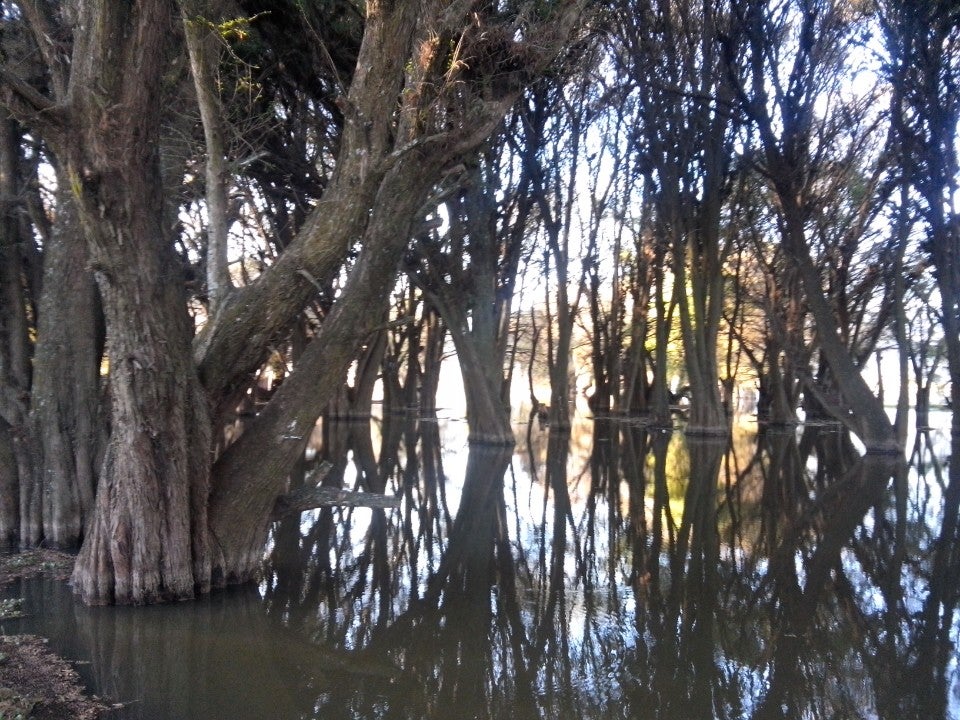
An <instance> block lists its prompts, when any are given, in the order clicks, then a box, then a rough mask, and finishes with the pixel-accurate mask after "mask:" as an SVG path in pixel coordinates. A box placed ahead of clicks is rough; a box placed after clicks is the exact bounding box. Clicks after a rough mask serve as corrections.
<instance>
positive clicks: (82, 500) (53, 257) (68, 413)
mask: <svg viewBox="0 0 960 720" xmlns="http://www.w3.org/2000/svg"><path fill="white" fill-rule="evenodd" d="M60 187H61V188H65V187H66V178H65V177H63V176H62V174H61V177H60ZM87 257H88V256H87V248H86V243H85V241H84V238H83V236H82V233H81V231H80V225H79V222H78V218H77V214H76V210H75V208H74V206H73V203H72V201H71V199H70V197H69V196H68V193H67V191H66V190H61V191H60V193H59V197H58V202H57V215H56V218H55V220H54V224H53V228H52V232H51V233H50V236H49V238H48V241H47V243H46V245H45V248H44V258H43V261H44V281H43V294H42V295H41V297H40V302H39V308H38V311H39V312H38V319H37V340H36V348H35V351H34V369H35V372H34V382H33V387H32V390H31V394H30V426H31V431H32V436H33V447H34V465H33V468H32V469H33V474H32V478H31V485H32V486H31V487H29V488H28V487H24V488H23V492H24V493H27V494H31V495H32V494H35V495H36V496H37V497H38V498H40V499H41V500H40V502H39V503H36V504H34V503H31V502H28V503H27V505H29V506H31V507H32V508H33V509H34V510H39V511H40V513H41V517H39V518H37V517H31V518H29V521H27V522H25V523H24V528H23V535H22V542H23V544H25V545H28V546H33V545H36V544H37V543H39V542H40V541H41V540H43V541H44V542H45V543H46V544H48V545H51V546H53V547H77V546H79V544H80V541H81V540H82V539H83V530H84V527H85V525H86V523H87V521H88V520H89V518H90V517H91V515H92V511H93V501H94V492H95V490H96V478H97V471H98V467H97V466H98V463H99V461H100V459H101V448H100V445H101V443H102V429H101V417H100V408H99V406H100V385H99V383H100V353H101V348H100V347H99V341H98V337H99V336H100V335H101V332H100V330H99V326H100V325H101V321H100V317H99V315H100V305H99V301H98V299H97V297H96V290H95V287H94V280H93V275H92V273H91V272H90V271H89V269H88V267H89V263H88V261H87ZM34 505H35V506H34ZM24 520H25V521H26V520H28V519H27V518H24Z"/></svg>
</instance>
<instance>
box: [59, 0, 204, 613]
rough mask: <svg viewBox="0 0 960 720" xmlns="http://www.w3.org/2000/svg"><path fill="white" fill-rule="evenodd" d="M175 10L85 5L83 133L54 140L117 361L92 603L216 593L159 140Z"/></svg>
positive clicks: (90, 565)
mask: <svg viewBox="0 0 960 720" xmlns="http://www.w3.org/2000/svg"><path fill="white" fill-rule="evenodd" d="M174 17H175V7H174V6H173V4H172V3H171V2H169V1H168V0H139V1H138V2H135V3H133V4H132V5H129V6H127V5H123V6H120V5H117V4H114V3H110V2H105V1H103V2H91V3H88V4H85V5H84V6H83V16H82V18H81V22H80V26H81V27H84V28H86V29H87V32H85V33H83V34H81V35H80V36H79V37H78V39H77V42H76V45H75V48H74V58H75V59H74V67H73V74H72V77H71V85H72V88H73V92H74V94H73V97H72V99H73V101H74V102H73V105H72V106H71V121H72V122H71V127H72V128H73V129H74V130H75V134H72V135H71V136H70V137H69V138H68V140H67V141H66V145H65V146H63V147H61V148H59V152H60V155H61V159H62V161H65V166H66V176H67V179H68V183H69V188H70V191H71V192H72V193H73V196H74V197H73V199H74V201H75V202H76V203H77V209H78V212H79V216H80V221H81V225H82V227H83V229H84V233H85V235H86V239H87V245H88V251H89V254H90V261H91V265H92V267H93V268H94V270H95V276H96V280H97V284H98V286H99V289H100V294H101V297H102V299H103V306H104V314H105V319H106V327H107V336H108V342H107V347H106V355H107V358H108V360H109V364H110V376H109V382H110V396H111V397H110V400H111V402H110V428H111V435H110V439H109V442H108V444H107V447H106V452H105V457H104V461H103V466H102V468H101V473H100V487H99V489H98V493H97V498H96V508H95V511H94V518H93V521H92V523H91V525H90V527H89V534H88V536H87V538H86V540H85V542H84V544H83V548H82V550H81V552H80V555H79V557H78V558H77V563H76V567H75V569H74V573H73V584H74V588H75V589H76V591H77V592H78V593H79V594H80V596H81V597H82V599H83V600H84V602H87V603H89V604H105V603H118V604H126V603H134V604H141V603H148V602H157V601H162V600H173V599H182V598H190V597H193V595H194V591H195V589H196V590H200V591H201V592H203V591H205V590H206V589H208V588H209V577H210V571H209V567H210V558H209V555H208V541H207V531H206V528H207V522H206V509H207V504H206V502H207V487H208V468H209V448H210V429H209V419H208V417H207V408H206V402H205V399H204V396H203V393H202V390H201V389H200V386H199V384H198V380H197V375H196V372H195V370H194V368H193V366H192V363H191V352H190V339H191V336H192V328H191V323H190V319H189V318H188V316H187V314H186V305H185V298H184V296H183V280H182V277H181V276H180V272H179V271H178V269H177V268H178V260H177V258H176V256H175V255H174V253H173V247H172V243H171V238H170V237H169V236H168V235H167V231H166V229H165V227H164V204H165V199H164V197H163V185H162V179H161V174H160V163H159V158H158V155H157V149H156V148H157V146H158V140H159V136H160V118H161V116H162V111H161V108H162V80H163V73H164V71H165V67H166V65H167V62H168V58H169V54H168V53H169V50H170V46H169V38H170V37H172V35H173V31H174V27H173V25H172V22H171V21H172V19H173V18H174Z"/></svg>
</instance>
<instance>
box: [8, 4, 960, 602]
mask: <svg viewBox="0 0 960 720" xmlns="http://www.w3.org/2000/svg"><path fill="white" fill-rule="evenodd" d="M0 18H2V22H3V24H2V27H0V53H2V56H0V108H2V110H0V113H2V117H0V202H2V208H0V210H2V217H0V535H2V536H3V538H4V539H5V540H7V541H8V542H10V543H13V544H18V545H20V546H36V545H39V544H44V545H47V546H56V547H76V546H80V547H81V550H80V554H79V556H78V559H77V564H76V568H75V570H74V575H73V583H74V587H75V589H76V591H77V592H78V593H79V594H80V596H81V597H82V598H83V600H84V601H85V602H88V603H95V604H104V603H149V602H158V601H165V600H172V599H182V598H188V597H194V596H195V595H196V594H198V593H199V594H203V593H206V592H209V591H210V590H211V589H212V588H216V587H221V586H224V585H226V584H231V583H239V582H245V581H247V580H250V579H252V578H254V577H255V576H256V573H257V570H258V567H259V563H260V561H261V559H262V555H263V548H264V543H265V540H266V536H267V531H268V527H269V523H270V520H271V517H272V516H273V513H274V510H275V507H276V502H277V498H278V497H279V496H281V495H283V494H284V493H286V492H288V491H289V490H290V489H291V487H293V486H296V485H297V483H298V482H301V481H302V474H303V473H302V465H303V458H304V449H305V447H306V444H307V442H308V441H309V439H310V436H311V434H312V433H313V431H314V428H315V427H316V425H317V421H318V419H319V418H321V417H367V416H369V415H370V414H371V412H372V400H373V394H374V390H375V387H380V388H381V390H380V392H381V393H382V402H383V412H398V411H402V412H413V413H416V414H426V415H429V414H430V413H433V412H435V411H436V406H437V389H438V381H439V377H440V369H441V366H442V362H443V360H444V357H445V349H446V348H447V347H448V341H449V344H450V346H452V347H453V349H454V351H455V353H456V358H457V361H458V365H459V368H460V372H461V378H462V385H463V388H464V395H465V398H466V411H467V421H468V425H469V429H470V439H471V441H472V442H478V443H492V444H511V443H512V442H513V438H514V434H513V432H514V431H513V428H512V426H511V412H510V410H511V409H510V400H511V397H510V391H509V388H510V387H511V385H516V384H517V378H521V380H520V381H519V382H521V383H522V382H523V380H522V378H524V376H526V378H527V383H526V384H527V387H528V388H529V406H530V410H531V420H532V418H533V417H534V416H536V417H538V418H541V419H542V420H543V421H544V422H548V423H550V425H551V426H552V427H554V428H564V427H569V425H570V414H571V409H572V407H573V405H574V400H575V397H574V396H575V395H576V394H577V392H578V388H577V387H576V383H575V382H573V381H572V380H571V378H572V376H573V370H574V368H573V367H572V365H571V363H572V357H573V355H574V353H573V350H574V345H575V344H577V343H579V342H582V348H583V352H582V353H581V354H580V357H582V358H583V359H584V360H585V362H586V366H587V367H588V369H589V374H590V382H589V383H588V384H589V388H588V390H587V394H588V400H589V407H590V409H591V410H592V411H593V412H594V413H596V414H612V415H614V416H624V417H631V418H637V419H640V420H642V422H644V423H646V424H649V425H651V426H671V425H672V424H673V423H674V415H673V414H672V412H671V406H672V405H673V404H675V402H676V400H677V398H676V394H677V393H678V391H680V390H681V388H680V387H678V385H683V386H684V387H683V394H684V395H685V396H686V397H687V398H688V400H689V407H688V409H687V417H686V420H685V424H684V429H685V431H686V432H688V433H691V434H706V435H720V436H722V435H725V434H726V433H727V432H729V427H730V417H731V414H732V413H733V412H734V411H735V410H736V409H737V408H738V407H740V406H741V405H743V404H744V403H745V402H746V403H747V404H749V405H750V406H751V408H752V406H754V405H755V409H756V412H757V415H758V418H759V419H760V420H761V421H763V422H765V423H771V424H779V425H791V424H795V423H797V422H798V421H799V420H801V419H803V420H805V421H808V422H809V421H824V422H831V423H839V424H842V425H843V426H844V427H845V428H847V429H848V430H849V431H850V432H851V433H852V434H853V435H854V436H855V437H856V438H858V440H859V442H860V443H861V446H862V448H863V449H864V450H865V451H866V452H881V453H897V452H902V446H903V443H904V441H905V437H906V427H907V419H908V413H909V412H910V411H911V408H913V410H914V411H915V413H916V417H915V420H916V423H917V424H918V425H921V426H922V425H925V424H926V423H927V418H928V414H927V413H928V410H929V406H930V402H931V393H932V391H933V389H934V388H937V387H942V388H943V392H944V393H945V396H946V399H947V401H948V402H949V403H950V405H951V406H952V407H957V406H958V403H960V226H958V215H957V209H958V206H957V200H958V195H957V181H958V168H957V121H958V112H960V45H958V42H960V9H958V8H957V6H956V5H955V4H954V3H952V2H948V1H947V0H931V1H929V2H924V3H915V2H908V1H906V0H874V1H868V0H775V1H765V0H764V1H761V0H700V1H699V2H698V1H695V0H611V2H603V3H600V2H586V1H584V0H527V1H518V2H476V1H465V0H459V1H457V0H455V1H453V2H439V1H437V0H432V1H431V0H421V1H420V2H390V1H388V0H382V1H375V0H371V1H370V2H366V3H358V2H351V1H349V0H312V1H309V0H289V1H287V0H241V1H237V2H230V1H227V0H224V1H223V2H220V1H217V0H180V1H179V2H174V1H173V0H134V1H133V2H130V3H115V2H110V1H109V0H67V1H65V2H53V1H50V0H16V1H15V0H3V2H2V3H0ZM575 338H580V339H581V340H580V341H575ZM884 355H886V357H887V360H886V361H882V360H881V358H882V357H883V356H884ZM880 364H884V366H885V367H893V368H895V373H896V379H897V382H896V383H894V385H893V387H894V388H895V389H896V396H895V397H890V396H889V395H890V393H889V392H888V393H887V396H885V395H884V386H883V384H882V383H880V384H877V383H876V382H868V380H866V379H865V375H864V370H865V368H867V367H868V366H871V365H880ZM538 373H540V374H542V375H544V376H545V377H546V378H547V382H546V384H545V385H544V386H543V387H546V388H548V392H549V397H546V392H545V391H544V389H543V387H541V385H540V384H538V383H536V382H535V379H536V377H537V376H538ZM944 373H946V377H943V375H944ZM874 376H875V377H877V374H876V373H874ZM883 376H884V374H883V373H881V374H879V376H878V377H880V378H882V377H883ZM677 377H681V378H682V380H681V382H680V383H679V384H678V383H677V382H675V381H674V378H677ZM744 388H751V389H752V390H751V391H752V392H754V393H755V395H754V396H752V397H749V398H747V397H746V396H745V395H744V394H743V392H742V391H743V390H744ZM580 389H581V390H582V389H583V388H580ZM538 393H539V394H538ZM888 405H889V406H890V407H892V408H893V409H892V412H889V413H888V407H887V406H888ZM953 437H954V439H955V442H957V438H960V418H958V417H957V416H956V414H954V416H953ZM951 473H952V476H954V477H953V479H952V480H951V482H952V484H953V486H954V487H960V481H958V480H956V477H955V476H956V475H957V474H960V466H958V467H957V468H953V467H951Z"/></svg>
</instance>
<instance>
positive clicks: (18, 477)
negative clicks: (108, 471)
mask: <svg viewBox="0 0 960 720" xmlns="http://www.w3.org/2000/svg"><path fill="white" fill-rule="evenodd" d="M19 181H20V178H19V172H18V160H17V152H16V133H15V132H14V127H13V123H12V122H11V121H10V120H8V119H6V118H0V198H3V199H4V204H3V206H0V433H2V434H3V439H2V440H0V442H2V443H3V448H2V449H0V452H2V453H3V460H2V461H0V462H2V465H3V469H2V470H0V473H2V475H0V508H2V510H0V532H2V535H3V536H4V537H6V538H10V539H14V538H18V537H19V534H20V522H21V518H22V517H23V516H24V510H26V509H30V508H24V507H22V502H21V497H20V496H21V487H22V486H24V485H26V486H29V482H27V481H26V479H27V478H29V472H30V463H29V456H30V444H29V432H28V428H27V398H28V393H29V391H30V382H31V367H30V344H29V338H28V322H27V305H28V301H27V293H26V291H27V280H26V278H25V276H24V274H25V271H26V268H25V264H24V257H23V253H22V252H21V249H20V248H21V247H22V242H21V240H22V234H21V231H20V226H19V223H18V222H17V218H16V215H15V209H16V206H15V205H14V204H13V202H12V199H13V198H15V197H16V196H17V194H18V190H19V188H18V184H19ZM7 203H9V205H8V204H7ZM38 517H39V516H38Z"/></svg>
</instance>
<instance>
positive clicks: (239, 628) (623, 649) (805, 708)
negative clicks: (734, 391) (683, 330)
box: [2, 417, 960, 720]
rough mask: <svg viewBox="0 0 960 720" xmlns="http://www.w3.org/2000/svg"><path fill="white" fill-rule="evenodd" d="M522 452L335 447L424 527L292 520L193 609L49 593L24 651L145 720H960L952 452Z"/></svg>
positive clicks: (316, 517) (407, 522)
mask: <svg viewBox="0 0 960 720" xmlns="http://www.w3.org/2000/svg"><path fill="white" fill-rule="evenodd" d="M946 422H947V418H945V417H944V418H943V423H944V427H946ZM519 439H520V444H519V445H518V447H517V448H516V450H515V451H514V452H513V453H504V452H499V451H496V450H490V449H486V450H483V449H469V450H468V448H467V445H466V442H465V440H464V437H463V427H462V425H461V424H459V423H452V422H451V423H445V422H442V421H441V423H439V424H437V423H428V422H424V423H420V425H419V426H411V425H409V424H405V423H400V422H399V421H393V422H388V423H387V424H386V425H384V424H383V423H380V422H377V423H375V424H374V425H373V432H372V433H369V432H368V427H367V426H366V425H356V424H354V425H344V426H338V427H334V428H328V429H327V432H326V450H325V451H324V453H325V456H326V457H327V458H328V459H330V460H331V461H332V462H333V463H334V465H335V471H334V473H335V475H336V476H337V479H340V478H342V480H343V481H344V482H345V483H346V484H347V485H349V486H354V485H360V486H362V487H365V488H367V489H370V490H374V491H379V490H385V491H386V492H387V493H391V494H392V493H397V494H400V495H402V496H403V503H402V505H401V508H400V509H399V510H396V511H381V510H369V509H336V510H324V511H317V512H315V513H312V514H309V515H304V516H303V517H302V518H300V519H299V520H292V521H286V522H283V523H280V524H278V526H277V527H276V528H275V531H274V533H273V537H272V542H271V547H270V549H269V552H268V557H267V560H266V564H265V573H264V580H263V582H262V583H261V584H260V586H259V587H256V588H253V587H251V588H246V589H244V590H242V591H234V592H229V593H222V594H217V595H215V596H214V597H212V598H210V599H208V600H203V601H198V602H194V603H183V604H179V605H174V606H165V607H153V608H139V609H137V608H119V609H109V608H84V607H82V606H80V605H78V604H76V603H75V602H74V601H73V599H72V597H71V596H70V594H69V590H68V589H66V588H64V587H63V586H61V585H58V584H57V583H54V582H51V581H45V580H43V581H30V582H24V583H23V584H21V585H20V586H19V587H16V588H11V590H10V594H20V595H22V596H25V597H26V600H27V602H26V606H27V608H28V609H29V610H30V613H31V617H29V618H27V619H25V620H18V621H8V622H4V623H3V628H2V630H3V631H4V632H8V633H9V632H19V631H30V632H38V633H40V634H43V635H46V636H48V637H50V638H51V644H52V646H53V647H54V648H55V649H56V650H58V651H59V652H61V653H62V654H63V655H65V656H66V657H67V658H69V659H72V660H77V661H80V663H81V664H79V665H78V669H79V670H80V671H81V672H82V673H83V674H84V677H85V678H86V679H87V681H88V682H89V683H90V685H91V687H92V688H94V690H95V691H96V692H97V693H98V694H101V695H104V696H107V697H109V698H110V699H111V700H113V701H116V702H120V703H124V708H123V709H122V710H119V711H117V712H116V713H115V714H114V715H113V717H115V718H124V719H130V720H133V719H137V720H165V719H190V720H192V719H197V720H200V719H217V718H223V719H225V720H226V719H228V718H229V719H233V720H246V719H250V720H253V719H257V720H261V719H263V718H277V719H287V718H290V719H293V718H318V719H319V718H324V719H326V718H457V719H458V720H459V719H461V718H590V719H592V718H658V719H663V720H688V719H699V718H703V719H707V718H804V719H806V718H825V719H826V718H890V719H891V720H893V719H894V718H896V719H897V720H901V719H906V720H910V719H912V718H918V719H920V718H931V719H937V718H953V717H958V713H960V681H958V667H957V659H956V647H955V644H956V642H957V640H958V620H957V615H958V613H957V604H958V600H960V594H958V584H960V523H958V517H957V513H958V506H960V472H954V473H953V476H952V477H951V475H950V473H949V472H948V467H947V465H946V462H945V458H946V457H947V456H948V455H949V454H950V446H949V436H948V434H946V433H945V432H944V431H937V430H934V431H932V432H931V433H928V434H925V435H924V434H921V436H920V437H919V439H918V440H917V442H916V444H914V445H913V446H912V447H913V452H912V455H913V457H912V460H911V463H909V464H906V463H897V462H895V461H892V460H891V459H889V458H875V457H868V458H858V457H857V456H856V453H855V452H853V449H852V448H851V447H850V446H849V444H848V442H847V441H846V440H845V438H844V437H843V436H842V435H841V434H840V433H838V432H835V431H828V430H826V429H817V428H806V429H804V430H798V431H797V432H793V431H790V432H780V433H777V432H767V433H764V435H763V437H760V438H757V437H756V433H755V431H751V430H750V429H746V430H742V429H741V430H738V432H737V433H735V436H734V440H733V442H732V443H731V444H729V445H728V444H727V443H718V442H716V441H695V440H691V439H687V438H684V436H683V435H682V434H680V433H674V434H673V435H667V434H661V433H654V434H651V433H647V432H646V431H645V430H643V429H642V428H640V427H638V426H634V425H626V424H623V423H615V424H614V423H607V424H603V423H601V424H598V425H597V428H596V430H595V431H594V430H593V425H592V424H589V423H586V424H584V425H583V426H581V427H577V428H575V429H574V432H573V433H572V435H568V436H550V435H548V434H547V433H546V432H543V433H541V432H539V431H533V432H531V433H530V434H529V435H528V434H527V431H526V428H523V429H521V430H520V437H519Z"/></svg>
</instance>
